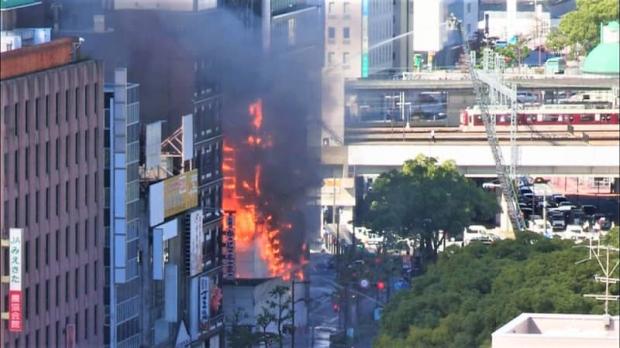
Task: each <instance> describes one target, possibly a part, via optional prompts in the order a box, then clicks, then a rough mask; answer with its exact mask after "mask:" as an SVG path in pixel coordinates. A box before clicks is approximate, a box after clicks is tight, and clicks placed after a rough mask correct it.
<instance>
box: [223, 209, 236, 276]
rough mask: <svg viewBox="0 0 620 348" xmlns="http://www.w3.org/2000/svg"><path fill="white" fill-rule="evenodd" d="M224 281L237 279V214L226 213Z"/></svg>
mask: <svg viewBox="0 0 620 348" xmlns="http://www.w3.org/2000/svg"><path fill="white" fill-rule="evenodd" d="M223 241H224V251H223V254H224V261H223V266H224V275H223V277H224V279H235V213H234V212H231V211H229V212H226V219H225V220H224V238H223Z"/></svg>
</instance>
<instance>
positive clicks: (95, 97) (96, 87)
mask: <svg viewBox="0 0 620 348" xmlns="http://www.w3.org/2000/svg"><path fill="white" fill-rule="evenodd" d="M98 95H99V84H98V83H95V96H94V97H93V100H94V104H95V114H96V113H97V105H99V103H98V99H99V98H98Z"/></svg>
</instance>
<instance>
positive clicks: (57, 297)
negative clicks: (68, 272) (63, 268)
mask: <svg viewBox="0 0 620 348" xmlns="http://www.w3.org/2000/svg"><path fill="white" fill-rule="evenodd" d="M55 283H56V286H55V289H54V301H55V303H56V307H58V306H59V305H60V276H59V275H57V276H56V282H55Z"/></svg>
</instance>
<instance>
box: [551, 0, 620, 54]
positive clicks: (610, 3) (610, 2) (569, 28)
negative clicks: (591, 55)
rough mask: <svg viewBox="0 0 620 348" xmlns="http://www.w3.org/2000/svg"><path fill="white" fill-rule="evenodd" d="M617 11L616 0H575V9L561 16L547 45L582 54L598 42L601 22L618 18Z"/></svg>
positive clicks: (555, 48)
mask: <svg viewBox="0 0 620 348" xmlns="http://www.w3.org/2000/svg"><path fill="white" fill-rule="evenodd" d="M618 11H619V9H618V0H577V9H576V10H575V11H572V12H569V13H567V14H566V15H565V16H564V17H563V18H562V20H561V21H560V26H559V28H558V31H557V33H553V32H552V34H551V35H550V36H549V37H548V38H547V45H548V46H550V47H552V48H553V49H554V50H561V49H564V48H565V47H570V48H571V51H572V52H573V53H574V54H577V55H583V54H585V53H587V52H588V51H590V50H591V49H592V48H594V47H595V46H596V45H597V44H598V42H599V37H600V36H599V35H600V34H599V30H600V25H601V23H606V22H609V21H613V20H618Z"/></svg>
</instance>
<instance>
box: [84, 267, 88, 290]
mask: <svg viewBox="0 0 620 348" xmlns="http://www.w3.org/2000/svg"><path fill="white" fill-rule="evenodd" d="M84 294H88V264H85V265H84Z"/></svg>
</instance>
